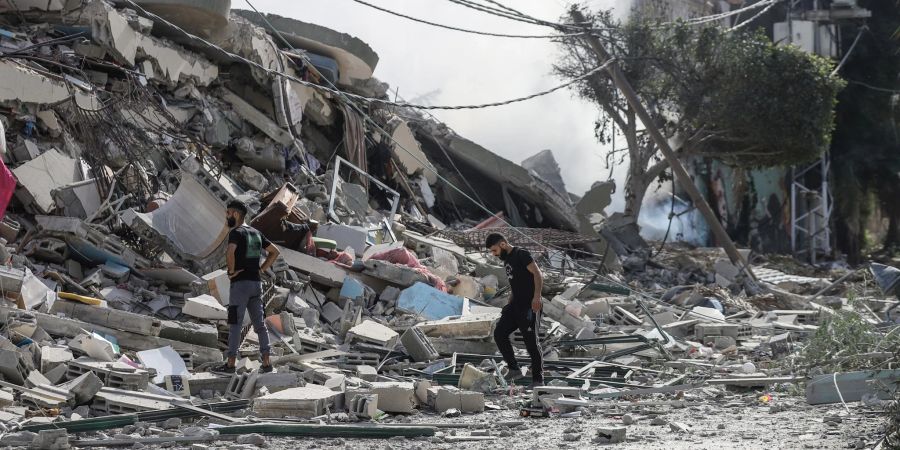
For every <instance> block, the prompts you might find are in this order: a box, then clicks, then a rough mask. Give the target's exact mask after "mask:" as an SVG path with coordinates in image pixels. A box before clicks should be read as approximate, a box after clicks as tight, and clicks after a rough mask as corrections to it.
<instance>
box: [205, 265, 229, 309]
mask: <svg viewBox="0 0 900 450" xmlns="http://www.w3.org/2000/svg"><path fill="white" fill-rule="evenodd" d="M201 278H202V279H203V282H204V283H206V288H207V290H208V292H209V294H210V295H212V296H213V297H215V298H216V299H217V300H219V303H220V304H222V305H223V306H228V302H229V294H230V292H231V279H230V278H228V271H226V270H224V269H221V270H217V271H215V272H211V273H208V274H206V275H203V276H202V277H201Z"/></svg>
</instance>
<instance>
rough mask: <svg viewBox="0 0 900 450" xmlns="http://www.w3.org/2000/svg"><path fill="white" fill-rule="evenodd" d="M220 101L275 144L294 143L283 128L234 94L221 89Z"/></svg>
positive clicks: (285, 144)
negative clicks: (224, 102)
mask: <svg viewBox="0 0 900 450" xmlns="http://www.w3.org/2000/svg"><path fill="white" fill-rule="evenodd" d="M222 99H223V100H225V101H226V102H228V103H229V104H230V105H231V107H232V108H234V111H236V112H237V113H238V114H240V116H241V117H243V118H244V120H246V121H247V122H250V123H252V124H253V126H255V127H256V128H257V129H259V131H262V132H263V133H265V134H266V136H269V137H270V138H272V140H274V141H275V142H277V143H279V144H281V145H284V146H288V145H292V144H293V143H294V138H293V136H291V134H290V133H289V132H287V131H285V130H284V128H282V127H281V126H280V125H278V124H277V123H276V122H275V121H273V120H272V119H270V118H269V117H268V116H267V115H265V114H264V113H263V112H262V111H260V110H258V109H256V108H255V107H254V106H253V105H251V104H250V103H248V102H247V101H246V100H244V99H243V98H241V97H240V96H239V95H238V94H236V93H235V92H233V91H230V90H228V89H223V90H222Z"/></svg>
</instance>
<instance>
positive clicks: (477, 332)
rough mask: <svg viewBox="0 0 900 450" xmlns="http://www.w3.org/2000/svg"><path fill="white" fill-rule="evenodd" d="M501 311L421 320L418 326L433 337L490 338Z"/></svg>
mask: <svg viewBox="0 0 900 450" xmlns="http://www.w3.org/2000/svg"><path fill="white" fill-rule="evenodd" d="M498 319H500V314H499V313H483V314H472V315H468V316H462V317H448V318H445V319H441V320H434V321H428V322H420V323H419V324H417V325H416V328H418V329H420V330H422V332H423V333H425V335H426V336H428V337H431V338H456V339H488V338H491V337H493V336H494V327H496V325H497V320H498Z"/></svg>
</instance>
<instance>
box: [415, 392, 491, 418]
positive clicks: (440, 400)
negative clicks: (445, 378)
mask: <svg viewBox="0 0 900 450" xmlns="http://www.w3.org/2000/svg"><path fill="white" fill-rule="evenodd" d="M428 404H429V405H431V407H432V408H434V410H435V412H438V413H443V412H444V411H447V410H448V409H457V410H459V411H460V412H462V413H464V414H467V413H468V414H474V413H480V412H483V411H484V394H483V393H481V392H472V391H464V390H461V389H459V388H456V387H453V386H436V387H432V388H430V389H428Z"/></svg>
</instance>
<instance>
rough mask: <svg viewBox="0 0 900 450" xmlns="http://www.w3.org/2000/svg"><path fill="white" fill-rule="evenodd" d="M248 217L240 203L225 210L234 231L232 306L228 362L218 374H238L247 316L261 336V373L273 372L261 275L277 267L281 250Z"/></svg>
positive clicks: (230, 268)
mask: <svg viewBox="0 0 900 450" xmlns="http://www.w3.org/2000/svg"><path fill="white" fill-rule="evenodd" d="M245 217H247V206H246V205H244V204H243V203H242V202H240V201H238V200H233V201H231V202H229V203H228V206H227V209H226V210H225V222H226V223H227V224H228V227H229V228H231V232H229V233H228V248H227V249H226V250H225V262H226V264H227V265H228V278H230V279H231V292H230V302H229V304H228V326H229V330H228V353H227V356H228V362H226V363H225V364H223V365H221V366H219V367H218V368H216V369H215V371H216V372H225V373H233V372H234V364H235V360H236V359H237V351H238V346H240V344H241V328H243V327H242V325H243V323H244V313H245V312H249V313H250V321H251V322H252V323H253V329H254V330H256V334H257V335H258V336H259V353H260V357H261V359H262V368H261V369H260V372H263V373H266V372H271V371H272V362H271V361H270V360H269V350H270V347H269V331H268V330H267V329H266V322H265V313H264V312H263V304H262V280H261V278H260V272H265V271H266V270H268V269H269V267H272V264H273V263H275V259H277V258H278V247H276V246H275V245H273V244H272V243H271V242H269V241H268V239H266V238H265V236H263V235H262V233H260V232H259V231H257V230H256V229H255V228H253V227H251V226H248V225H244V218H245ZM263 249H265V251H266V252H267V255H266V260H265V262H263V263H262V266H260V264H259V260H260V257H261V256H262V251H263Z"/></svg>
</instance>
